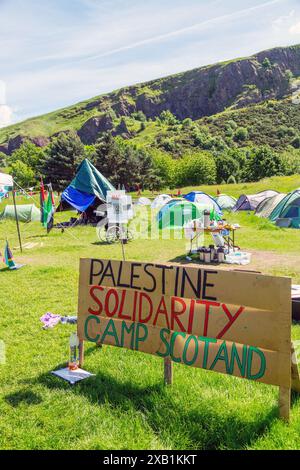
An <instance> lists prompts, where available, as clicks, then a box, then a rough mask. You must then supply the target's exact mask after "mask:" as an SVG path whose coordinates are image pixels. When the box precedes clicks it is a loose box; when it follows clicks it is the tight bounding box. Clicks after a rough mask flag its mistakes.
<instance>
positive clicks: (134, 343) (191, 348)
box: [78, 315, 291, 387]
mask: <svg viewBox="0 0 300 470" xmlns="http://www.w3.org/2000/svg"><path fill="white" fill-rule="evenodd" d="M78 332H79V337H80V338H83V339H84V340H86V341H90V342H93V343H96V344H107V345H110V346H116V347H121V348H127V349H131V350H134V351H139V352H144V353H148V354H152V355H155V356H158V357H161V358H166V357H171V359H172V361H173V362H176V363H180V364H184V365H187V366H190V367H197V368H203V369H207V370H211V371H214V372H220V373H223V374H228V375H234V376H236V377H240V378H247V379H249V380H254V381H258V382H262V383H266V384H271V385H278V386H280V385H282V386H286V387H290V384H291V369H290V362H289V360H290V353H289V354H288V355H285V354H284V353H281V352H278V351H269V350H266V349H262V348H255V347H253V346H247V345H241V344H239V343H233V342H230V341H223V340H217V339H213V338H203V337H197V336H194V335H188V334H186V333H180V332H173V333H172V332H170V331H169V330H167V329H161V328H156V327H153V326H148V325H145V324H140V323H133V322H127V321H124V320H115V319H108V318H103V317H96V316H93V315H89V316H87V317H83V316H81V317H80V318H79V321H78ZM279 364H288V367H282V368H281V367H279Z"/></svg>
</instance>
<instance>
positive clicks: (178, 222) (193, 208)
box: [157, 200, 205, 230]
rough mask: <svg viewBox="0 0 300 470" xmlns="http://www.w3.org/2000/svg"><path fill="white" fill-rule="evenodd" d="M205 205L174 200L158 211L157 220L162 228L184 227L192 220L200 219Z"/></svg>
mask: <svg viewBox="0 0 300 470" xmlns="http://www.w3.org/2000/svg"><path fill="white" fill-rule="evenodd" d="M204 210H205V208H204V209H203V207H199V206H198V205H197V204H196V203H194V202H190V201H185V200H172V201H170V202H169V203H168V204H166V205H165V206H164V207H163V208H162V209H161V210H160V211H159V213H158V215H157V220H158V224H159V228H160V230H162V229H165V228H182V227H184V225H185V224H186V223H187V222H190V221H191V220H196V219H200V218H201V217H202V216H203V211H204Z"/></svg>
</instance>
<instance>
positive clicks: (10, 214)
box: [0, 204, 41, 222]
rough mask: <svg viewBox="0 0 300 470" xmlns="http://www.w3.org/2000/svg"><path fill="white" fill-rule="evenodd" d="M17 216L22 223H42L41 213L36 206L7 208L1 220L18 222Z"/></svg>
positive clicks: (27, 205)
mask: <svg viewBox="0 0 300 470" xmlns="http://www.w3.org/2000/svg"><path fill="white" fill-rule="evenodd" d="M16 214H17V217H18V220H19V221H20V222H40V219H41V211H40V210H39V209H38V208H37V207H36V206H35V205H34V204H25V205H17V206H16V211H15V207H14V206H5V208H4V211H3V212H2V214H1V216H0V219H1V220H4V219H10V220H16Z"/></svg>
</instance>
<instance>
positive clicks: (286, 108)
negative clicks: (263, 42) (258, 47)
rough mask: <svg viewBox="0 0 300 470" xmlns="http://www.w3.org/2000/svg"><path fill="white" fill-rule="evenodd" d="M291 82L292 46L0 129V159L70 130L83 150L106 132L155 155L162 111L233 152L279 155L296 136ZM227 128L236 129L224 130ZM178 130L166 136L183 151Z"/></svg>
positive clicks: (295, 67)
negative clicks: (151, 148) (260, 149)
mask: <svg viewBox="0 0 300 470" xmlns="http://www.w3.org/2000/svg"><path fill="white" fill-rule="evenodd" d="M298 77H300V45H296V46H290V47H285V48H283V47H279V48H275V49H271V50H267V51H263V52H260V53H258V54H255V55H253V56H251V57H247V58H240V59H236V60H232V61H228V62H223V63H218V64H214V65H210V66H205V67H201V68H198V69H194V70H191V71H188V72H184V73H180V74H177V75H173V76H169V77H166V78H162V79H159V80H153V81H150V82H147V83H143V84H140V85H134V86H130V87H125V88H122V89H120V90H117V91H114V92H112V93H109V94H104V95H102V96H98V97H94V98H92V99H90V100H87V101H84V102H81V103H78V104H76V105H74V106H71V107H68V108H64V109H61V110H58V111H54V112H52V113H50V114H46V115H43V116H39V117H36V118H32V119H28V120H27V121H24V122H21V123H17V124H15V125H12V126H9V127H6V128H3V129H0V151H2V152H4V153H6V154H8V155H9V154H11V153H12V152H13V151H14V150H15V149H17V148H19V147H20V145H21V144H22V143H23V142H24V140H26V139H29V140H31V141H33V142H34V143H35V144H36V145H38V146H41V147H43V146H46V145H47V144H48V143H49V142H50V140H51V137H53V136H56V135H58V134H59V133H61V132H67V131H70V130H75V131H76V132H77V133H78V135H79V137H80V139H81V141H82V142H83V143H84V144H85V145H90V144H94V143H95V142H96V140H97V139H98V138H99V137H100V136H101V134H103V133H104V132H107V131H109V132H111V133H112V134H113V135H121V136H123V137H124V138H126V139H131V140H133V141H134V142H136V143H137V144H138V145H141V146H145V145H153V144H154V145H155V146H158V147H159V146H160V142H161V140H162V135H161V134H164V132H165V133H167V132H168V135H170V132H169V131H170V129H169V128H168V129H166V128H162V126H161V123H159V122H157V118H158V117H159V116H160V115H161V113H162V112H164V111H170V112H171V113H172V114H173V115H174V116H175V117H176V118H177V120H178V121H179V122H184V121H185V120H186V119H191V120H192V121H195V122H196V124H197V125H198V126H199V127H200V128H201V127H204V128H205V132H206V133H207V132H208V133H209V134H211V135H212V136H214V137H221V138H222V139H223V140H224V141H225V142H226V140H227V141H228V139H229V140H230V137H232V142H234V143H235V144H234V145H237V146H238V145H239V142H242V144H243V145H246V144H248V143H249V144H251V143H253V144H257V145H260V144H261V143H268V144H269V145H270V146H273V147H274V148H279V149H282V148H284V147H285V146H286V145H289V144H292V145H293V141H294V139H297V137H298V134H300V118H299V105H298V104H295V100H294V99H293V100H292V97H295V95H296V94H297V91H298V89H300V82H299V80H298ZM232 121H234V122H235V124H236V125H233V128H232V129H231V130H230V126H231V125H230V123H231V124H232ZM228 122H229V124H228ZM237 126H238V127H242V128H247V132H246V133H245V135H244V136H241V137H242V138H241V139H239V138H238V137H237V138H235V137H236V136H235V135H234V133H235V131H236V127H237ZM186 127H187V126H182V128H181V127H180V128H178V127H177V128H176V129H174V133H173V134H174V136H175V141H176V139H177V140H178V141H179V142H180V143H181V144H183V145H187V146H189V145H190V142H189V139H186V133H185V129H186ZM274 129H275V132H274ZM171 136H172V132H171Z"/></svg>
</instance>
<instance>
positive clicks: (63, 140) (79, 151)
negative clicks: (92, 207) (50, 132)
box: [41, 132, 85, 192]
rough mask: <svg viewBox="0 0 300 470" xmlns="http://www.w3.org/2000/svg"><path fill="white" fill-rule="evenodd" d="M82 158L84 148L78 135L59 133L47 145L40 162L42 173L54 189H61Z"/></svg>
mask: <svg viewBox="0 0 300 470" xmlns="http://www.w3.org/2000/svg"><path fill="white" fill-rule="evenodd" d="M84 158H85V148H84V145H83V144H82V143H81V140H80V139H79V137H78V135H77V134H76V133H75V132H69V133H68V134H65V133H63V134H60V135H59V136H58V137H57V138H55V139H54V140H53V141H52V143H51V144H50V146H49V147H48V150H47V152H46V154H45V158H44V159H43V161H42V163H41V171H42V174H43V176H44V177H45V179H46V180H47V182H49V183H50V182H51V183H52V186H53V189H54V190H55V191H59V192H60V191H63V190H64V189H65V188H66V186H68V184H70V183H71V181H72V179H73V178H74V176H75V174H76V170H77V167H78V165H79V163H81V161H82V160H83V159H84Z"/></svg>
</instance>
